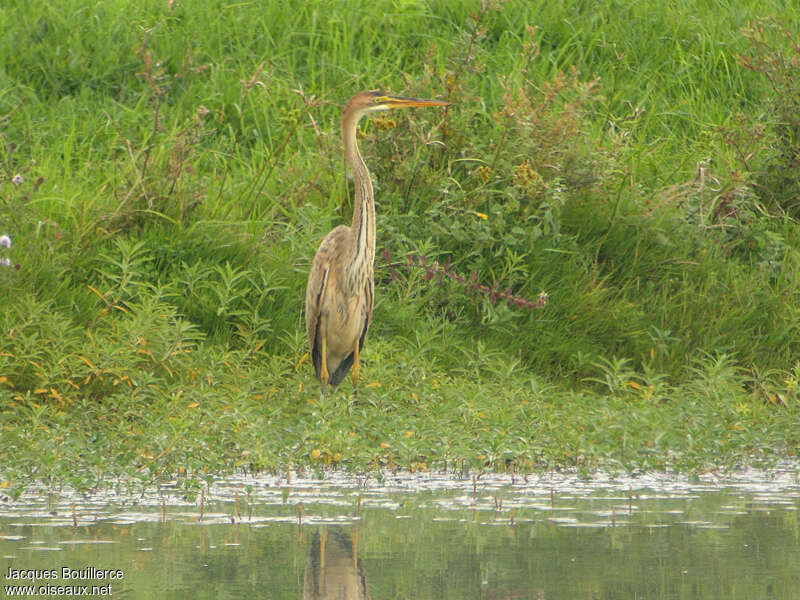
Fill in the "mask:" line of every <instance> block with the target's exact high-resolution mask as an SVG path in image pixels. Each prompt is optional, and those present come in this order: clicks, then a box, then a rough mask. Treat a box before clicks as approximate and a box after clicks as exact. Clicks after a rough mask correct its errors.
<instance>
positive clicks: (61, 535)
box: [0, 465, 800, 600]
mask: <svg viewBox="0 0 800 600" xmlns="http://www.w3.org/2000/svg"><path fill="white" fill-rule="evenodd" d="M799 513H800V479H798V467H797V465H785V466H783V467H781V468H778V469H774V470H772V471H770V472H764V471H744V472H740V473H736V474H732V475H726V476H718V475H716V474H713V473H710V474H706V475H704V476H702V477H699V478H694V479H687V478H682V477H675V476H668V475H643V476H639V477H632V478H631V477H625V478H613V477H610V476H605V475H603V474H597V475H594V476H592V478H591V479H584V478H581V477H579V476H577V475H575V474H547V475H544V476H541V477H528V478H527V479H525V478H519V477H517V478H512V477H510V476H495V475H484V476H481V477H465V478H460V479H459V478H454V477H452V476H450V475H446V474H424V475H411V474H398V475H390V474H387V475H386V476H385V478H384V479H383V481H380V482H378V481H376V480H375V479H374V478H370V479H366V480H365V479H358V478H353V477H346V476H343V475H339V474H332V475H330V476H328V477H326V479H325V480H324V481H318V480H314V479H304V478H294V477H293V478H292V479H291V480H290V481H287V480H286V479H285V478H278V477H260V478H254V477H245V476H242V477H234V478H229V479H225V480H221V481H219V482H217V483H216V484H214V485H212V486H211V488H210V489H209V490H208V491H207V492H206V493H204V494H203V496H202V497H200V498H198V499H197V501H196V502H187V501H185V500H182V499H181V497H180V496H179V495H178V494H177V493H175V492H174V490H171V489H170V488H168V487H167V488H163V489H160V490H153V491H150V492H147V493H145V494H141V495H137V496H130V495H127V494H125V495H122V494H117V493H114V492H113V491H109V492H104V493H102V494H95V495H92V496H91V497H79V496H77V495H74V494H68V493H61V494H58V495H56V494H52V493H47V492H46V491H45V490H30V491H29V492H27V493H26V494H24V495H23V497H21V498H20V499H19V500H18V501H15V502H12V501H10V500H6V501H5V502H2V503H0V556H1V557H2V561H0V567H2V575H1V576H0V579H2V582H0V585H2V586H3V587H4V588H7V586H11V585H23V586H31V585H32V586H33V590H34V591H35V592H43V594H42V595H40V597H64V596H65V595H66V594H68V593H70V592H72V593H85V594H86V595H89V596H92V595H94V597H103V596H105V597H108V596H110V597H123V598H189V597H191V598H245V597H253V598H293V599H298V598H303V599H306V598H308V599H311V598H314V599H322V598H331V599H332V598H343V599H355V598H359V599H361V598H372V599H374V600H377V599H379V598H380V599H382V598H391V599H398V598H409V599H410V598H414V599H417V598H453V599H455V598H458V599H471V598H475V599H478V598H480V599H494V600H501V599H504V600H512V599H514V600H520V599H528V598H530V599H537V600H538V599H550V598H586V599H616V598H620V599H622V598H631V599H633V598H636V599H645V598H654V599H673V598H701V599H702V598H742V599H748V600H751V599H770V598H775V599H784V598H785V599H790V598H800V520H799V517H800V514H799ZM92 568H94V569H95V570H92ZM63 569H66V570H67V571H66V572H64V571H63ZM102 569H106V570H111V572H110V573H109V572H102V571H100V570H102ZM46 576H47V577H50V578H48V579H45V578H44V577H46ZM111 576H113V577H115V578H114V579H110V578H109V577H111ZM31 577H36V580H34V581H31ZM59 586H61V587H62V589H60V590H59V589H58V588H59ZM82 586H86V588H85V589H84V588H83V587H82ZM106 586H110V587H106ZM10 591H11V590H9V589H5V591H4V593H5V596H8V595H9V592H10ZM109 592H110V594H109ZM0 597H3V596H2V595H0Z"/></svg>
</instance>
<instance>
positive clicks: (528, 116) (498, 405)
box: [0, 0, 800, 491]
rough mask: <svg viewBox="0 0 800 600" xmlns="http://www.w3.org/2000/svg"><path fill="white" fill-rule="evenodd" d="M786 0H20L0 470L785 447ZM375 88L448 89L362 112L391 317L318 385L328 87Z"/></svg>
mask: <svg viewBox="0 0 800 600" xmlns="http://www.w3.org/2000/svg"><path fill="white" fill-rule="evenodd" d="M771 18H775V19H776V21H771V20H770V19H771ZM799 19H800V10H798V9H797V8H796V7H795V6H794V4H792V3H789V2H782V1H779V0H764V1H762V2H750V3H741V2H725V1H723V0H709V1H704V2H673V3H667V4H666V5H664V3H654V2H612V1H611V0H608V1H604V2H600V3H597V2H591V3H589V2H579V1H574V2H569V3H561V4H558V3H549V4H543V5H542V6H541V7H536V6H533V5H530V4H529V3H525V2H508V3H499V2H498V3H492V2H489V3H476V2H466V1H465V2H452V3H433V2H431V3H424V2H378V3H373V4H371V5H370V6H369V7H364V6H362V5H361V3H356V2H346V1H324V2H315V3H296V6H293V7H292V9H291V10H289V9H287V8H286V7H285V4H284V3H267V5H266V6H264V5H262V3H248V2H244V3H225V2H203V3H201V4H200V5H197V6H195V5H194V4H192V5H191V7H190V6H189V4H188V3H181V2H179V1H176V2H162V1H158V2H156V1H154V0H153V1H147V2H136V3H134V2H127V1H122V0H117V1H111V0H103V1H97V2H94V3H88V2H81V1H78V0H73V1H70V2H59V3H48V2H41V1H37V2H21V1H17V2H14V1H12V2H7V3H6V4H4V7H3V8H2V9H0V31H2V37H0V235H3V234H7V235H10V236H11V238H12V240H13V245H12V247H11V248H9V249H5V248H0V258H8V259H9V260H10V261H11V263H12V266H10V267H0V289H2V298H3V301H2V307H0V336H1V337H0V436H2V440H1V441H2V443H0V465H2V466H1V467H0V485H3V486H4V487H8V488H10V489H12V490H14V491H19V490H20V489H21V488H22V486H24V485H25V484H26V482H28V481H30V480H32V479H42V480H46V481H51V482H53V483H54V484H56V483H68V484H71V485H75V486H78V487H81V488H90V487H92V486H96V485H102V484H103V483H104V482H105V483H107V482H109V481H112V480H114V479H116V478H117V477H122V478H123V479H125V480H129V481H133V482H138V483H141V484H143V485H146V484H148V483H151V482H153V481H157V480H159V479H161V478H171V477H174V476H176V475H178V476H180V479H181V481H183V482H184V483H185V484H186V485H187V486H190V487H191V486H194V485H197V484H198V483H199V482H200V481H202V480H203V478H205V477H210V476H213V475H215V474H219V473H224V472H226V471H229V470H231V469H236V468H252V469H256V470H261V469H269V470H283V469H288V468H312V469H318V470H323V469H324V468H326V467H333V466H335V467H339V468H345V469H351V470H371V469H376V468H378V467H386V466H388V467H397V468H411V469H417V468H447V469H458V470H463V469H466V468H469V469H478V470H480V469H498V468H499V469H510V468H513V469H516V470H519V471H531V470H539V469H545V468H549V469H552V468H561V467H569V466H579V467H580V468H582V469H585V470H587V471H591V470H592V469H594V468H597V467H603V468H611V469H615V470H635V469H641V468H659V469H660V468H678V469H682V470H688V471H691V470H701V469H706V468H711V467H720V466H721V467H728V466H736V465H740V464H744V463H750V462H769V461H771V460H775V459H777V458H780V457H782V456H787V455H789V456H796V455H797V453H798V451H800V398H799V397H798V393H799V392H798V390H799V389H800V388H799V386H800V362H798V358H797V357H798V356H800V310H798V306H800V302H799V301H800V234H798V230H797V218H798V216H799V215H800V201H798V198H800V177H798V176H797V175H796V173H797V172H798V170H797V166H798V164H800V120H798V118H797V117H796V115H797V114H800V112H799V111H798V109H799V108H800V107H799V106H798V104H800V102H798V100H797V98H798V95H797V93H795V92H796V91H797V90H798V88H800V77H798V76H797V75H796V73H797V69H796V67H797V64H796V63H797V54H796V52H795V49H796V45H797V39H798V38H800V36H798V35H794V37H792V34H791V29H790V31H789V33H790V35H789V36H788V37H787V36H785V35H783V32H782V31H780V28H779V26H777V25H776V24H775V23H777V22H780V23H784V24H788V25H787V27H790V28H791V27H794V25H793V24H796V23H797V22H800V21H799ZM375 87H383V88H386V89H389V90H391V91H394V92H397V93H406V94H413V95H418V96H428V97H434V96H435V97H441V98H446V99H448V100H450V101H451V102H452V106H451V107H449V108H448V109H447V110H433V109H427V110H419V111H416V112H409V113H397V114H395V113H387V114H386V115H384V116H382V117H380V118H375V119H372V120H370V121H366V122H364V123H363V124H362V133H363V135H362V137H361V142H360V143H361V147H362V151H363V153H364V155H365V157H366V160H367V163H368V165H369V166H370V168H371V170H372V173H373V178H374V180H375V188H376V202H377V209H378V215H379V217H378V218H379V222H378V246H379V249H378V260H377V264H376V279H377V301H376V308H375V320H374V324H373V327H372V329H371V331H370V337H369V340H368V344H367V347H366V351H365V352H364V355H363V360H364V368H363V373H364V377H365V380H364V385H363V386H362V389H361V390H360V392H359V397H358V399H357V401H356V400H355V399H354V398H353V397H352V388H351V384H350V382H349V380H348V381H346V382H345V383H344V384H342V386H341V388H340V390H338V391H337V392H336V393H335V394H334V395H332V396H331V397H329V398H328V399H326V400H321V399H320V398H319V394H318V384H317V383H316V381H315V379H314V377H313V372H312V369H311V367H310V365H309V361H308V358H307V357H306V355H305V352H306V349H305V340H304V336H303V323H302V299H303V293H304V288H305V281H306V276H307V272H308V269H309V266H310V261H311V257H312V256H313V254H314V251H315V248H316V246H317V245H318V244H319V242H320V240H321V239H322V237H323V236H324V234H325V233H326V232H327V231H328V230H330V229H331V228H332V227H334V226H335V225H337V224H339V223H342V222H348V221H349V219H350V215H351V210H352V202H351V198H352V193H351V191H350V189H349V182H348V179H347V178H346V177H345V175H344V162H343V160H342V155H341V146H340V139H339V124H338V118H339V114H340V111H341V106H342V105H343V103H344V102H345V101H346V100H347V98H348V97H349V96H350V95H352V94H353V93H355V92H356V91H358V90H360V89H364V88H375ZM16 176H19V177H17V179H16V183H15V182H14V179H15V177H16ZM20 177H21V179H22V181H21V183H20ZM409 255H410V256H411V257H412V261H413V264H412V265H409V264H408V260H407V256H409ZM423 257H424V258H423ZM423 261H424V264H423ZM434 261H437V262H436V263H435V266H434ZM445 265H446V268H445ZM446 273H449V274H450V275H451V276H452V277H449V276H447V275H446ZM473 274H474V275H473ZM457 276H461V277H462V278H463V280H464V281H467V282H469V281H470V277H471V276H472V277H474V278H477V279H476V280H475V281H473V282H472V283H470V284H469V285H465V284H464V283H458V281H457V280H456V277H457ZM475 284H480V285H484V286H486V287H485V289H484V291H483V292H481V291H480V290H479V289H476V288H475V287H474V285H475ZM492 288H494V289H495V292H494V293H493V292H491V291H490V290H491V289H492ZM506 290H508V292H506ZM542 291H545V292H546V293H547V295H548V303H547V306H546V307H545V308H535V309H533V310H526V309H525V308H522V307H520V306H517V305H515V304H514V302H513V301H512V302H506V301H505V300H504V299H503V297H501V298H499V299H498V298H496V297H495V296H496V294H497V293H500V294H506V293H507V294H508V296H511V297H512V300H513V298H517V299H530V300H535V299H536V298H537V297H538V295H539V293H540V292H542Z"/></svg>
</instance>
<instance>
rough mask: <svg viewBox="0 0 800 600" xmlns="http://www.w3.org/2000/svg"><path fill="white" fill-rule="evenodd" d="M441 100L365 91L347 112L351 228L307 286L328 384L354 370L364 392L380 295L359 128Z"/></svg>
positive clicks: (344, 229)
mask: <svg viewBox="0 0 800 600" xmlns="http://www.w3.org/2000/svg"><path fill="white" fill-rule="evenodd" d="M447 104H448V103H447V102H442V101H440V100H421V99H419V98H404V97H402V96H389V95H387V94H385V93H383V92H381V91H378V90H372V91H366V92H359V93H358V94H356V95H355V96H353V97H352V98H350V100H349V102H348V103H347V105H346V106H345V107H344V111H343V112H342V140H343V142H344V157H345V160H346V161H347V164H348V165H350V168H351V169H352V171H353V184H354V187H355V204H354V206H353V223H352V225H351V226H350V227H348V226H347V225H339V226H338V227H336V228H335V229H334V230H333V231H331V232H330V233H329V234H328V235H326V236H325V239H324V240H322V244H320V246H319V248H318V249H317V253H316V254H315V255H314V262H313V263H312V264H311V271H310V272H309V274H308V286H307V287H306V335H307V336H308V346H309V350H310V352H311V360H312V362H313V363H314V370H315V371H316V373H317V378H318V379H319V381H320V384H322V395H323V396H325V395H326V394H327V390H328V386H329V385H330V386H331V387H333V388H335V387H336V386H337V385H339V383H341V381H342V380H343V379H344V377H345V375H347V371H349V370H350V367H353V387H354V388H355V389H356V390H357V389H358V352H359V350H360V349H361V348H362V347H363V345H364V339H365V338H366V336H367V330H368V329H369V325H370V321H372V307H373V304H374V294H375V277H374V275H373V270H372V265H373V262H374V260H375V199H374V195H373V191H372V180H371V179H370V175H369V171H368V170H367V165H366V164H364V159H363V158H361V153H360V152H359V151H358V144H357V143H356V127H357V126H358V122H359V120H360V119H361V117H363V116H364V115H366V114H367V113H371V112H375V111H379V110H388V109H391V108H410V107H415V106H446V105H447Z"/></svg>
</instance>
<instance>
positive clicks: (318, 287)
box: [306, 225, 351, 377]
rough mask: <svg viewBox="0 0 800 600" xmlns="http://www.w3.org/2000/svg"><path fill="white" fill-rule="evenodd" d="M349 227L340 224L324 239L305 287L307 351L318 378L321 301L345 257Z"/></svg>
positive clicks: (320, 362) (320, 356)
mask: <svg viewBox="0 0 800 600" xmlns="http://www.w3.org/2000/svg"><path fill="white" fill-rule="evenodd" d="M349 234H350V228H349V227H347V226H346V225H340V226H339V227H337V228H336V229H334V230H333V231H331V232H330V233H329V234H328V235H326V236H325V239H324V240H322V243H321V244H320V245H319V248H318V249H317V253H316V254H315V255H314V260H313V262H312V263H311V270H310V271H309V273H308V285H307V286H306V337H307V338H308V349H309V351H310V352H311V361H312V363H313V364H314V370H315V371H316V373H317V377H319V373H320V369H321V368H322V353H321V349H320V338H319V326H320V314H321V311H322V301H323V298H324V296H325V290H326V288H327V286H328V283H329V281H330V277H331V274H332V273H333V272H334V271H337V269H336V266H337V264H338V263H339V262H341V261H342V260H343V259H344V256H346V253H345V246H346V245H347V240H348V239H349V238H350V237H351V236H350V235H349Z"/></svg>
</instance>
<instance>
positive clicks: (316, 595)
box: [303, 526, 370, 600]
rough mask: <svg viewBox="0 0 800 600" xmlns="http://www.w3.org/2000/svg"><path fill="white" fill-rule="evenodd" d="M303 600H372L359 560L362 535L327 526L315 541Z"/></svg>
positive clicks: (314, 538) (318, 533)
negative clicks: (359, 540) (359, 537)
mask: <svg viewBox="0 0 800 600" xmlns="http://www.w3.org/2000/svg"><path fill="white" fill-rule="evenodd" d="M303 600H370V597H369V592H368V591H367V579H366V577H365V576H364V571H363V569H362V568H361V562H360V561H359V560H358V532H357V531H356V533H355V534H353V535H349V534H347V533H345V532H344V530H342V529H341V528H339V527H334V528H332V529H331V530H330V531H329V530H328V528H327V527H325V526H323V527H322V531H321V532H319V531H315V532H314V536H313V537H312V539H311V554H310V556H309V557H308V562H307V563H306V571H305V575H304V576H303Z"/></svg>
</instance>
